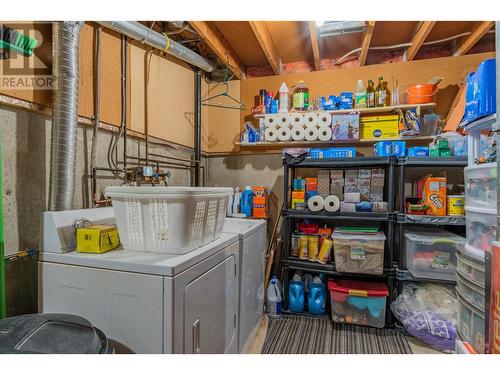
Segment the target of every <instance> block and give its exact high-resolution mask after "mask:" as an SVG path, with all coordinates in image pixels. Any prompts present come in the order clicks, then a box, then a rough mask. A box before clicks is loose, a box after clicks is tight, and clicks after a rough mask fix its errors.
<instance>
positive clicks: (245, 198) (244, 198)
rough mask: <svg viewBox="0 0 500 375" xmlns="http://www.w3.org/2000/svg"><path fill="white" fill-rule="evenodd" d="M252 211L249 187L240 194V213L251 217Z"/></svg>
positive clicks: (250, 188) (251, 192)
mask: <svg viewBox="0 0 500 375" xmlns="http://www.w3.org/2000/svg"><path fill="white" fill-rule="evenodd" d="M252 210H253V191H252V187H251V186H247V187H245V190H243V193H242V194H241V213H243V214H245V215H246V216H247V217H252Z"/></svg>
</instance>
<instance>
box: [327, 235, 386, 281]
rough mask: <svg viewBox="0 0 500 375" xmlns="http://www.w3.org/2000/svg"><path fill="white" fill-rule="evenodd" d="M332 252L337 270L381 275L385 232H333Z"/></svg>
mask: <svg viewBox="0 0 500 375" xmlns="http://www.w3.org/2000/svg"><path fill="white" fill-rule="evenodd" d="M332 238H333V254H334V257H335V269H336V270H337V272H346V273H364V274H373V275H382V273H383V272H384V248H385V234H384V233H378V234H373V235H362V234H344V233H334V234H333V235H332Z"/></svg>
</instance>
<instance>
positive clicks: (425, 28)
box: [403, 21, 436, 61]
mask: <svg viewBox="0 0 500 375" xmlns="http://www.w3.org/2000/svg"><path fill="white" fill-rule="evenodd" d="M435 24H436V21H424V22H422V23H421V25H420V28H419V29H418V31H417V32H416V33H415V35H414V36H413V39H412V40H411V46H410V47H409V48H408V50H407V51H406V52H405V54H404V56H403V60H405V61H411V60H413V58H414V57H415V55H416V54H417V52H418V50H419V49H420V47H422V44H423V43H424V42H425V39H427V36H428V35H429V33H430V32H431V30H432V28H433V27H434V25H435Z"/></svg>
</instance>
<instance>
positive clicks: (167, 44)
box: [99, 21, 215, 72]
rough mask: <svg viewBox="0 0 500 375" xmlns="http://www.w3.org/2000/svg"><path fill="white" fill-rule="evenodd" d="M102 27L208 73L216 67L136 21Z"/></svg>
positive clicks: (102, 22) (107, 24)
mask: <svg viewBox="0 0 500 375" xmlns="http://www.w3.org/2000/svg"><path fill="white" fill-rule="evenodd" d="M99 23H100V24H101V25H102V26H104V27H107V28H109V29H111V30H114V31H116V32H118V33H121V34H125V35H126V36H128V37H130V38H132V39H135V40H138V41H140V42H142V43H146V44H147V45H150V46H151V47H154V48H157V49H159V50H161V51H164V52H166V53H168V54H170V55H172V56H175V57H177V58H178V59H181V60H182V61H185V62H187V63H188V64H191V65H193V66H196V67H198V68H200V69H202V70H204V71H206V72H212V71H214V69H215V65H214V64H213V63H212V62H210V61H208V60H207V59H205V58H204V57H202V56H200V55H198V54H197V53H196V52H194V51H191V50H190V49H188V48H186V47H184V46H183V45H181V44H179V43H177V42H175V41H173V40H171V39H170V38H168V36H165V35H163V34H160V33H158V32H156V31H154V30H151V29H149V28H148V27H146V26H144V25H142V24H141V23H139V22H135V21H100V22H99Z"/></svg>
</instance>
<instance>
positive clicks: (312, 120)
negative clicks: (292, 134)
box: [304, 113, 318, 127]
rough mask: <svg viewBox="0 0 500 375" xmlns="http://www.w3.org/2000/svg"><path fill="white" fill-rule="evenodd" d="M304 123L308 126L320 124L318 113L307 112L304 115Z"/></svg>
mask: <svg viewBox="0 0 500 375" xmlns="http://www.w3.org/2000/svg"><path fill="white" fill-rule="evenodd" d="M304 124H306V126H308V127H309V126H316V125H318V115H317V114H316V113H306V114H305V115H304Z"/></svg>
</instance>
